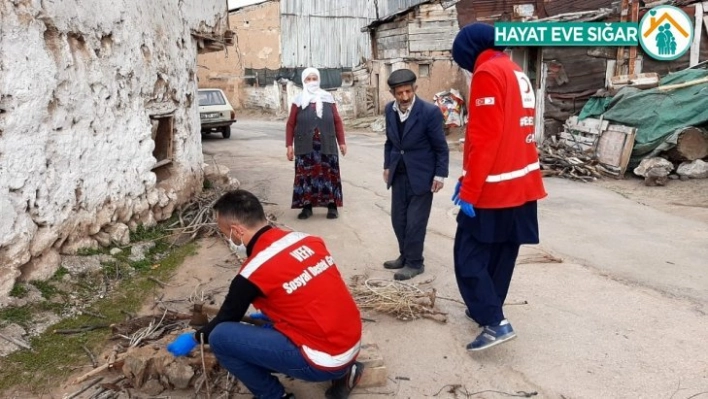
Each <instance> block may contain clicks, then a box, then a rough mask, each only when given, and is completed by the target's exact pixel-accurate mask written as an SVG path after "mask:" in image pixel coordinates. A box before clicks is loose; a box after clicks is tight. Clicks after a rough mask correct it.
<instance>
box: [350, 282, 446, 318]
mask: <svg viewBox="0 0 708 399" xmlns="http://www.w3.org/2000/svg"><path fill="white" fill-rule="evenodd" d="M351 291H352V296H353V297H354V300H355V301H356V303H357V305H359V308H360V309H362V310H374V311H377V312H381V313H386V314H390V315H392V316H395V317H396V318H398V319H400V320H415V319H420V318H429V319H433V320H435V321H438V322H441V323H444V322H446V321H447V317H446V315H447V313H445V312H442V311H440V310H439V309H437V308H436V307H435V299H436V298H437V292H436V291H435V289H432V290H429V291H423V290H421V289H420V288H419V287H417V286H414V285H411V284H406V283H402V282H400V281H390V280H383V279H368V278H366V276H356V277H355V278H354V284H353V285H352V286H351Z"/></svg>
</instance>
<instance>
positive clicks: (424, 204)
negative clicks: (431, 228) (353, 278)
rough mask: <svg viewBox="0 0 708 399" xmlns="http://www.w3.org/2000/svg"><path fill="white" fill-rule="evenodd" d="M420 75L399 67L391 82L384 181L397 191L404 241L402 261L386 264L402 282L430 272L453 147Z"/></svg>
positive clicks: (399, 234) (394, 218)
mask: <svg viewBox="0 0 708 399" xmlns="http://www.w3.org/2000/svg"><path fill="white" fill-rule="evenodd" d="M415 82H416V76H415V74H414V73H413V72H412V71H411V70H409V69H398V70H396V71H393V72H392V73H391V76H389V78H388V86H389V87H390V89H391V94H393V97H394V99H395V101H392V102H390V103H388V104H387V105H386V145H385V147H384V166H383V167H384V171H383V179H384V181H385V182H386V185H387V187H388V188H390V189H391V222H392V224H393V231H394V233H395V234H396V239H397V240H398V257H397V258H396V259H394V260H389V261H386V262H384V267H385V268H386V269H395V270H396V273H395V274H394V278H395V279H396V280H408V279H410V278H413V277H415V276H417V275H419V274H421V273H423V272H424V271H425V265H424V264H423V244H424V241H425V231H426V229H427V227H428V218H429V217H430V208H431V206H432V203H433V194H434V193H437V192H439V191H440V190H441V189H442V188H443V184H444V181H445V178H446V177H447V173H448V164H449V155H450V154H449V149H448V146H447V140H446V139H445V133H444V132H443V115H442V112H440V109H439V108H438V107H436V106H434V105H433V104H430V103H428V102H425V101H423V100H421V99H420V98H419V97H418V96H416V94H415V91H416V88H417V86H416V84H415Z"/></svg>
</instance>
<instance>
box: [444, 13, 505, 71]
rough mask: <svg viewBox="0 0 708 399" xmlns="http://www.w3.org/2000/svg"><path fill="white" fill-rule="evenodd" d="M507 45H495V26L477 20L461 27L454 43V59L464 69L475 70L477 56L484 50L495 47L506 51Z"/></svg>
mask: <svg viewBox="0 0 708 399" xmlns="http://www.w3.org/2000/svg"><path fill="white" fill-rule="evenodd" d="M505 48H506V47H505V46H495V45H494V27H493V26H492V25H487V24H483V23H481V22H475V23H473V24H469V25H467V26H465V27H464V28H462V29H460V31H459V32H458V33H457V36H456V37H455V41H454V42H453V43H452V59H453V60H455V62H456V63H457V65H459V66H460V67H461V68H462V69H466V70H468V71H470V72H472V71H473V70H474V64H475V62H477V57H479V55H480V54H481V53H482V51H484V50H489V49H495V50H499V51H504V49H505Z"/></svg>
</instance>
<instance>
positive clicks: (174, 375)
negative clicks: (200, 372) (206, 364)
mask: <svg viewBox="0 0 708 399" xmlns="http://www.w3.org/2000/svg"><path fill="white" fill-rule="evenodd" d="M165 376H166V377H167V379H168V380H169V381H170V384H172V385H173V386H174V387H175V388H177V389H185V388H188V387H189V382H190V381H191V380H192V377H194V369H192V367H191V366H190V365H188V364H185V363H182V362H174V363H172V364H170V365H169V366H167V368H166V370H165Z"/></svg>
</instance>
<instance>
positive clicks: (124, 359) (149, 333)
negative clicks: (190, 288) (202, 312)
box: [67, 308, 239, 399]
mask: <svg viewBox="0 0 708 399" xmlns="http://www.w3.org/2000/svg"><path fill="white" fill-rule="evenodd" d="M195 309H196V308H195ZM188 319H191V320H192V321H191V322H193V321H194V319H195V314H194V313H192V314H189V313H184V314H182V313H176V312H172V311H167V310H166V311H164V313H162V314H161V315H160V314H155V315H150V316H143V317H131V318H129V319H127V320H126V321H124V322H121V323H118V324H113V325H111V326H110V328H111V330H112V332H113V339H115V340H120V341H121V342H120V343H118V344H115V345H114V346H113V350H112V351H111V352H110V353H107V354H105V355H104V356H101V357H99V356H94V355H93V354H91V353H90V352H88V351H87V354H89V356H90V357H91V361H92V363H93V365H94V368H93V369H92V370H91V371H89V372H87V373H85V374H83V375H81V376H78V377H76V378H74V379H73V380H72V381H71V382H70V383H69V384H70V385H78V384H85V385H84V386H83V387H82V388H80V389H79V390H78V391H76V392H74V393H73V394H70V395H68V396H67V398H77V397H79V396H82V397H86V398H91V399H121V398H126V397H127V398H130V397H134V396H133V394H135V393H139V394H145V395H148V396H156V395H160V394H161V393H163V392H164V391H170V390H173V389H193V390H194V394H195V397H201V395H202V394H206V397H207V398H209V397H211V395H212V394H214V395H215V396H214V397H230V395H231V394H232V393H237V392H239V387H238V386H237V381H236V380H234V378H233V376H231V375H230V374H228V373H227V372H226V370H224V369H222V368H220V367H219V366H218V362H217V360H216V358H215V357H214V355H213V353H211V351H209V349H208V347H205V346H204V345H203V344H202V345H200V346H198V348H197V349H196V350H195V351H193V352H192V353H191V354H190V355H189V356H185V357H179V358H176V357H174V356H172V354H170V353H169V352H167V350H166V346H167V344H168V343H170V342H172V341H173V340H174V339H175V338H176V337H177V335H179V334H180V333H182V332H187V331H194V330H193V329H192V328H190V327H189V326H188V325H187V324H188ZM191 322H190V323H191ZM105 372H114V373H113V374H111V375H108V376H107V375H106V374H105ZM115 372H118V373H119V375H118V376H117V378H115V375H116V373H115ZM107 377H112V378H111V379H110V380H108V379H106V378H107ZM87 381H88V382H87ZM165 397H167V396H165Z"/></svg>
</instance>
